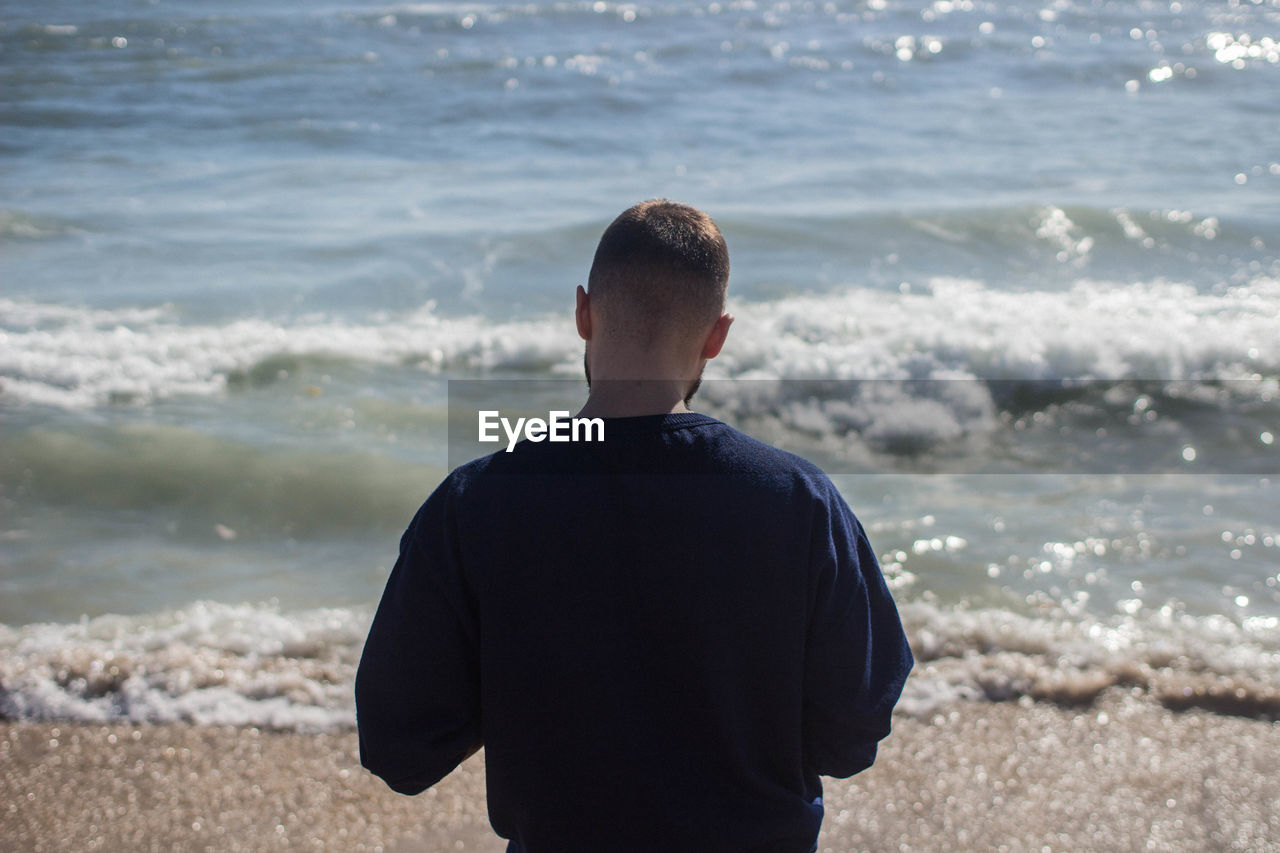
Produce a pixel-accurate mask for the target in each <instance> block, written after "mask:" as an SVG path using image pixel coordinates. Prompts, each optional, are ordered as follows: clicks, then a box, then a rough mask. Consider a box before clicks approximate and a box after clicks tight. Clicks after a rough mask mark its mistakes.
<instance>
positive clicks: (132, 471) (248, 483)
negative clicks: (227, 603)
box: [0, 424, 443, 540]
mask: <svg viewBox="0 0 1280 853" xmlns="http://www.w3.org/2000/svg"><path fill="white" fill-rule="evenodd" d="M442 473H443V472H442V470H441V469H440V468H438V467H435V466H432V465H428V464H423V463H413V462H410V461H407V460H405V459H399V458H395V457H394V456H392V455H389V454H386V453H379V452H376V451H374V450H369V449H366V450H356V449H350V448H341V449H338V448H330V449H321V448H319V447H312V448H308V449H303V450H300V449H297V448H296V447H270V446H261V445H255V444H249V443H245V442H243V441H239V440H236V439H233V438H227V437H221V436H213V435H208V434H205V433H202V432H199V431H197V430H193V429H190V428H187V427H179V426H165V425H158V424H129V425H123V426H98V427H82V428H81V429H78V430H69V429H58V428H46V427H35V428H31V429H28V430H26V431H22V432H18V431H16V430H15V431H14V432H13V433H12V434H10V436H9V437H7V438H6V441H5V443H4V447H3V449H2V450H0V483H2V484H3V485H0V506H3V505H4V503H5V502H7V501H17V502H21V503H23V504H26V505H27V506H33V505H38V504H44V505H51V506H60V507H72V506H74V507H80V508H92V509H105V510H112V511H134V510H142V511H146V512H148V513H156V514H159V515H161V516H167V514H169V513H176V514H179V517H181V518H182V519H183V522H182V524H180V525H178V526H177V527H176V528H175V530H181V531H182V532H183V533H184V534H189V535H193V536H194V537H195V538H196V539H197V540H199V539H208V538H211V537H213V536H214V534H215V531H221V533H220V535H222V536H223V538H239V539H241V540H253V539H256V538H259V537H266V538H278V537H279V536H280V535H281V534H282V533H283V534H284V535H287V536H290V537H295V538H309V537H313V536H334V535H340V534H343V533H349V532H352V531H358V532H369V531H393V530H396V529H398V528H399V527H400V526H402V525H403V524H404V522H405V520H406V519H407V518H408V516H409V514H411V513H412V511H413V509H414V507H416V506H417V504H418V503H419V502H420V501H421V500H422V497H423V495H424V494H425V493H426V491H427V490H429V489H430V488H431V487H432V486H433V485H434V484H435V483H436V482H437V481H438V480H439V479H440V477H441V476H442Z"/></svg>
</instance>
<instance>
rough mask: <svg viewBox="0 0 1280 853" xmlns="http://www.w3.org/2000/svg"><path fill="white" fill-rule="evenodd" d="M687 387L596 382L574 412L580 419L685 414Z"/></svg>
mask: <svg viewBox="0 0 1280 853" xmlns="http://www.w3.org/2000/svg"><path fill="white" fill-rule="evenodd" d="M687 393H688V387H687V383H685V382H684V381H682V380H673V379H597V380H593V381H592V383H591V394H590V396H588V397H587V402H586V405H584V406H583V407H582V411H580V412H578V415H577V416H578V417H582V418H630V417H638V416H641V415H666V414H671V413H675V412H687V411H689V407H688V406H686V405H685V403H684V398H685V395H686V394H687Z"/></svg>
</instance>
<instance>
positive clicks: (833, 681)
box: [804, 485, 913, 778]
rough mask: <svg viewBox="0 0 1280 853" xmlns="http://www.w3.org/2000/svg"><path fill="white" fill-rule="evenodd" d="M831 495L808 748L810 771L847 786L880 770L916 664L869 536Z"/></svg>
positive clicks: (819, 559) (819, 573)
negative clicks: (882, 747)
mask: <svg viewBox="0 0 1280 853" xmlns="http://www.w3.org/2000/svg"><path fill="white" fill-rule="evenodd" d="M828 488H829V489H830V496H829V497H828V499H827V500H826V501H825V508H824V510H823V511H822V512H820V513H819V516H820V517H819V520H818V521H817V522H816V523H815V525H814V530H813V541H812V546H811V547H812V551H811V556H812V560H813V562H812V564H811V566H810V570H811V572H812V574H811V578H812V581H811V583H812V592H811V599H810V601H811V604H810V606H811V612H810V625H809V635H808V642H807V644H806V650H805V676H804V692H805V699H804V747H805V765H806V767H807V769H808V770H810V771H811V772H814V773H817V774H820V775H823V776H835V777H839V778H844V777H847V776H852V775H853V774H855V773H858V772H860V771H862V770H865V769H867V768H868V767H870V766H871V765H872V763H874V762H875V759H876V744H877V742H878V741H879V740H881V739H882V738H884V737H885V736H886V735H888V734H889V728H890V716H891V714H892V712H893V706H894V705H895V704H896V703H897V701H898V697H899V696H900V695H901V693H902V687H903V684H904V682H905V681H906V678H907V673H909V672H910V671H911V667H912V664H913V660H912V656H911V648H910V646H909V645H908V644H907V638H906V635H905V633H904V632H903V630H902V622H901V621H900V619H899V618H898V610H897V608H896V607H895V606H894V603H893V598H892V597H891V596H890V594H889V589H888V587H887V586H886V584H885V581H884V576H883V575H882V574H881V572H880V566H879V564H878V563H877V562H876V557H875V553H874V552H873V551H872V550H871V544H870V542H868V541H867V536H866V533H865V532H864V531H863V529H862V525H861V524H859V523H858V520H857V519H856V518H855V517H854V515H853V513H852V512H851V511H850V510H849V507H848V505H847V504H846V503H845V502H844V499H843V498H841V497H840V495H839V493H837V492H836V490H835V487H834V486H832V485H828Z"/></svg>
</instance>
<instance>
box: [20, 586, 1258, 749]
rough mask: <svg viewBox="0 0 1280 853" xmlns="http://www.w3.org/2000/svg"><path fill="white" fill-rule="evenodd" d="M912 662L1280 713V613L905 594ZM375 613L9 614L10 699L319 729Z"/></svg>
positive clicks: (1048, 687) (1081, 699) (959, 680)
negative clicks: (63, 619)
mask: <svg viewBox="0 0 1280 853" xmlns="http://www.w3.org/2000/svg"><path fill="white" fill-rule="evenodd" d="M902 614H903V618H904V623H905V625H906V626H907V630H908V634H909V636H910V637H911V639H912V644H913V650H914V652H915V654H916V656H917V659H918V662H917V666H916V670H915V672H914V673H913V674H912V676H911V678H910V679H909V680H908V682H907V688H906V692H905V693H904V696H903V699H902V702H901V703H900V706H899V712H900V713H902V714H906V715H908V716H913V717H919V718H925V719H927V718H929V717H931V716H933V715H935V714H937V713H939V712H942V711H945V710H946V709H947V708H949V707H952V706H954V705H955V704H956V703H972V702H991V701H996V702H1003V701H1010V700H1015V699H1026V700H1029V701H1040V702H1049V703H1053V704H1057V705H1065V706H1072V707H1087V706H1090V705H1092V704H1093V703H1095V702H1096V701H1098V700H1099V698H1100V697H1101V696H1102V694H1103V693H1104V691H1107V690H1108V689H1114V690H1120V691H1125V692H1127V693H1128V694H1129V695H1130V696H1131V697H1133V698H1136V699H1139V700H1143V701H1149V702H1153V703H1158V704H1160V705H1163V706H1165V707H1167V708H1170V709H1174V710H1182V709H1187V708H1200V709H1204V710H1208V711H1211V712H1216V713H1221V714H1229V715H1234V716H1244V717H1259V718H1265V719H1272V720H1275V719H1278V718H1280V688H1278V687H1277V685H1280V654H1277V652H1276V651H1275V650H1276V649H1277V648H1280V620H1277V619H1275V618H1267V617H1258V618H1253V619H1246V620H1244V621H1243V622H1240V623H1236V622H1231V621H1229V620H1227V619H1225V618H1222V617H1191V616H1187V615H1178V614H1176V613H1173V612H1160V613H1156V614H1153V615H1152V616H1150V617H1142V618H1133V617H1130V618H1123V619H1115V620H1111V621H1109V622H1103V621H1097V620H1091V619H1084V620H1079V621H1063V620H1060V619H1054V618H1051V617H1042V616H1034V615H1025V614H1016V613H1013V612H1009V611H1001V610H990V609H986V610H966V609H948V608H941V607H936V606H933V605H929V604H925V603H922V602H918V601H917V602H911V603H907V604H905V605H904V606H903V607H902ZM371 618H372V611H371V609H369V608H341V607H338V608H323V609H314V610H304V611H285V610H282V609H281V608H280V607H279V606H277V605H272V604H260V605H249V604H241V605H228V604H217V603H213V602H197V603H194V604H190V605H187V606H185V607H181V608H178V609H175V610H170V611H165V612H162V613H156V614H147V615H140V616H114V615H107V616H99V617H96V618H93V619H82V620H81V621H79V622H74V623H44V624H33V625H25V626H19V627H15V626H0V685H2V686H3V692H2V693H0V713H3V716H5V717H6V718H9V719H15V720H67V721H75V722H90V723H106V722H134V723H140V722H189V723H196V724H206V725H236V726H258V727H266V728H272V729H279V730H287V731H298V732H316V731H334V730H345V729H349V728H351V727H352V726H353V725H354V722H355V717H354V714H355V709H354V701H353V696H352V692H353V689H354V678H355V668H356V664H357V663H358V661H359V656H360V651H361V649H362V647H363V643H364V636H365V633H366V632H367V630H368V624H369V620H370V619H371Z"/></svg>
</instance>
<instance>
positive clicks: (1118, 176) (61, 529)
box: [0, 0, 1280, 732]
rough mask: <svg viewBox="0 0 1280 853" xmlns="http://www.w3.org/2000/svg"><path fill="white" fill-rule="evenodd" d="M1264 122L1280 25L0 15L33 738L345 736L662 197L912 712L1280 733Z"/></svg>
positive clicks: (1020, 17)
mask: <svg viewBox="0 0 1280 853" xmlns="http://www.w3.org/2000/svg"><path fill="white" fill-rule="evenodd" d="M1278 93H1280V0H1212V2H1210V1H1209V0H1204V2H1199V1H1198V0H1158V2H1157V0H1000V2H994V0H857V2H848V0H838V2H836V1H835V0H833V2H817V0H813V2H810V0H781V2H771V1H770V0H712V2H703V0H693V2H683V0H682V1H681V2H675V1H674V0H656V1H655V2H650V0H644V2H636V3H616V2H604V1H603V0H596V2H590V1H588V2H577V0H575V1H574V2H555V0H530V2H468V3H449V2H438V3H395V2H390V3H389V2H383V0H308V1H307V2H303V0H288V1H287V2H286V0H253V2H247V0H220V2H218V3H209V2H196V0H74V2H72V0H43V2H40V3H31V2H19V0H0V716H2V717H3V718H6V719H9V720H66V721H80V722H90V723H100V722H101V723H107V722H133V723H143V722H185V723H190V724H196V725H209V726H212V725H234V726H252V727H264V728H270V729H279V730H286V731H296V732H315V731H329V730H336V731H346V730H350V728H351V727H352V726H353V724H354V713H355V712H354V702H353V698H352V686H353V679H354V670H355V666H356V664H357V661H358V659H359V655H360V651H361V647H362V645H363V641H364V636H365V633H366V631H367V629H368V625H369V622H370V619H371V617H372V612H373V608H374V606H375V605H376V602H377V600H378V597H379V595H380V593H381V590H382V587H383V584H384V583H385V581H386V578H387V574H388V572H389V570H390V567H391V566H392V564H393V563H394V561H395V559H396V554H397V548H398V540H399V536H400V533H401V531H402V530H403V529H404V527H405V525H406V524H407V522H408V521H409V519H410V518H411V517H412V515H413V513H414V512H415V510H416V508H417V507H418V505H419V504H420V503H421V502H422V501H423V500H424V499H425V498H426V496H427V495H428V494H430V492H431V491H432V489H434V488H435V486H436V485H437V483H438V482H439V481H440V480H441V478H442V477H443V476H445V474H446V473H447V471H448V470H449V468H450V467H451V466H452V465H456V464H457V463H458V462H459V461H461V460H462V459H463V458H467V457H468V455H469V454H471V455H474V453H479V452H484V450H485V448H475V447H471V446H469V445H467V444H466V442H462V443H461V444H460V443H459V441H458V440H456V439H457V436H456V435H454V437H453V438H451V435H453V434H454V433H457V434H464V433H466V429H465V425H466V423H468V422H469V421H466V420H465V419H463V420H461V421H459V415H458V412H459V411H462V410H464V409H465V407H466V406H474V405H475V404H477V403H483V404H485V405H490V404H491V407H492V408H495V409H508V410H510V409H513V408H521V407H523V409H528V410H530V411H534V410H541V411H550V410H553V409H564V410H569V411H573V410H575V409H576V407H577V406H579V405H580V404H581V403H582V402H583V400H584V399H585V394H586V387H585V384H584V382H583V380H582V376H581V373H582V343H581V341H580V340H579V339H578V338H577V336H576V333H575V328H574V323H573V317H572V309H573V304H574V299H573V293H574V288H575V286H576V285H579V284H583V283H585V281H586V275H587V270H588V269H589V265H590V261H591V257H592V253H593V251H594V248H595V244H596V241H597V240H598V239H599V237H600V234H601V233H602V231H603V230H604V228H605V226H606V225H607V224H608V223H609V222H610V221H611V220H612V218H613V217H614V216H616V215H617V214H618V213H619V212H620V211H622V210H623V209H625V208H626V207H628V206H630V205H631V204H633V203H635V202H638V201H641V200H644V199H649V198H659V197H665V198H670V199H675V200H678V201H683V202H687V203H690V204H694V205H697V206H699V207H700V208H702V209H704V210H706V211H707V212H708V213H710V214H711V215H712V216H713V217H714V218H715V219H716V221H717V222H718V224H719V225H720V227H721V229H722V231H723V233H724V235H725V237H726V240H727V242H728V245H729V250H730V253H731V257H732V264H733V271H732V277H731V282H730V305H729V310H730V311H731V312H732V313H733V314H734V315H735V317H736V318H737V319H736V322H735V324H734V326H733V328H732V331H731V333H730V337H729V340H728V342H727V344H726V347H725V350H724V352H723V353H722V355H721V356H720V357H719V358H717V359H715V360H713V361H712V362H711V363H710V364H709V365H708V368H707V372H706V381H705V382H704V383H703V389H702V391H701V392H700V393H699V395H698V397H696V398H695V399H694V401H693V407H694V408H695V409H697V410H699V411H704V412H707V413H709V414H712V415H714V416H716V417H720V418H722V419H723V420H725V421H727V422H729V423H731V424H734V425H735V426H738V427H740V428H741V429H744V430H746V431H748V432H750V433H752V434H753V435H756V436H758V437H760V438H761V439H763V440H766V441H768V442H770V443H772V444H775V445H778V446H780V447H785V448H787V449H788V450H792V451H794V452H797V453H800V454H802V455H804V456H807V457H809V458H811V459H813V460H814V461H815V462H817V463H818V464H820V465H821V466H822V467H823V468H824V469H825V470H827V471H828V472H829V473H830V474H831V476H832V478H833V480H834V481H835V482H836V484H837V485H838V487H839V488H840V490H841V491H842V493H843V494H844V496H845V498H846V499H847V501H848V502H849V504H850V505H851V506H852V507H853V509H854V511H855V512H856V513H857V514H858V516H859V518H860V519H861V520H862V522H863V524H864V525H865V527H866V529H867V531H868V534H869V536H870V538H871V541H872V544H873V546H874V548H875V550H876V552H877V554H878V555H879V557H880V563H881V566H882V569H883V571H884V573H885V576H886V577H887V579H888V581H889V583H890V585H891V587H892V589H893V590H894V594H895V596H896V599H897V601H898V605H899V608H900V611H901V614H902V617H903V620H904V622H905V624H906V627H907V630H908V633H909V635H910V637H911V640H912V644H913V647H914V649H915V651H916V656H917V659H918V664H917V667H916V670H915V672H914V674H913V675H912V677H911V679H910V680H909V682H908V684H907V688H906V692H905V694H904V696H903V699H902V702H901V704H900V706H899V710H900V712H901V713H902V714H905V715H909V716H914V717H918V718H920V719H923V720H929V719H933V718H935V717H936V716H937V715H940V714H945V713H946V712H947V711H948V709H954V708H956V707H958V706H960V705H966V706H971V705H973V704H974V703H991V702H1004V701H1014V700H1017V701H1022V702H1031V703H1036V702H1047V703H1055V704H1058V705H1063V706H1066V707H1076V708H1085V709H1087V708H1089V707H1090V706H1091V704H1092V703H1094V702H1095V701H1097V699H1098V697H1099V696H1101V695H1103V694H1104V693H1108V691H1110V693H1108V695H1114V693H1115V692H1116V691H1123V692H1125V693H1126V695H1129V696H1131V697H1132V698H1133V701H1138V702H1146V703H1154V704H1158V705H1161V706H1163V707H1165V708H1167V709H1169V711H1170V713H1173V712H1179V711H1182V710H1183V709H1187V708H1196V709H1200V710H1202V711H1205V712H1208V713H1213V714H1223V715H1235V716H1245V717H1262V718H1266V719H1270V720H1276V719H1277V718H1280V97H1278ZM527 395H532V396H527ZM539 407H541V408H539ZM523 409H522V410H523ZM468 411H470V410H468ZM468 417H469V416H468ZM459 423H461V424H462V427H459V428H458V429H461V433H459V432H458V429H453V430H452V432H451V426H453V427H456V426H457V425H458V424H459ZM606 440H607V437H606ZM488 449H494V448H488ZM565 522H566V524H571V523H572V519H570V518H566V520H565ZM742 535H744V536H749V535H753V532H752V531H742Z"/></svg>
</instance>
